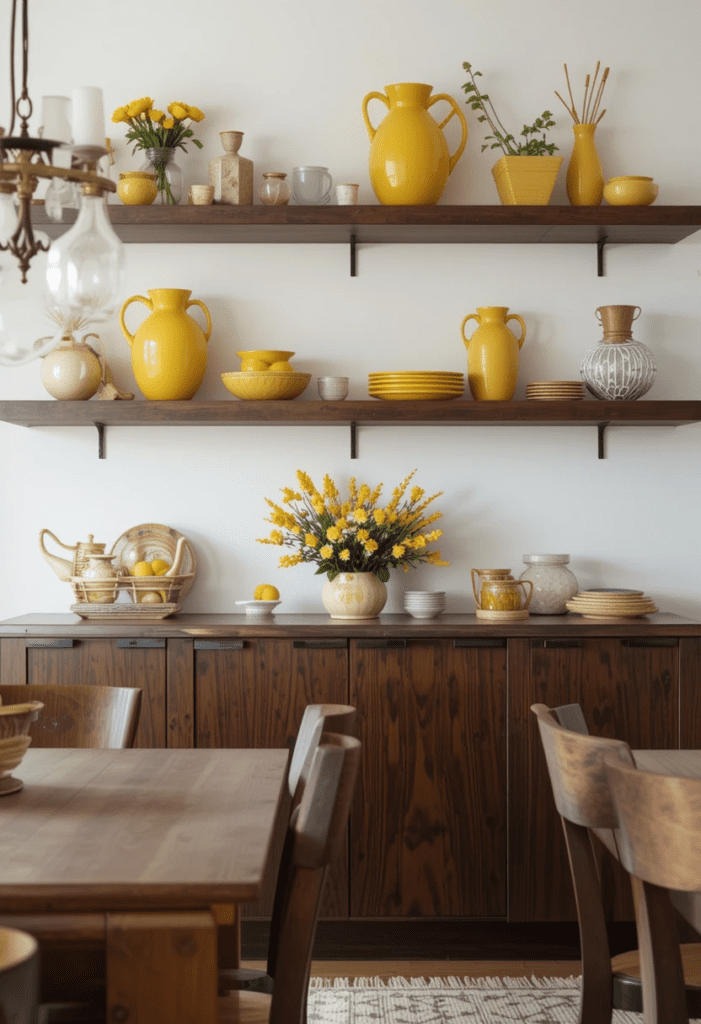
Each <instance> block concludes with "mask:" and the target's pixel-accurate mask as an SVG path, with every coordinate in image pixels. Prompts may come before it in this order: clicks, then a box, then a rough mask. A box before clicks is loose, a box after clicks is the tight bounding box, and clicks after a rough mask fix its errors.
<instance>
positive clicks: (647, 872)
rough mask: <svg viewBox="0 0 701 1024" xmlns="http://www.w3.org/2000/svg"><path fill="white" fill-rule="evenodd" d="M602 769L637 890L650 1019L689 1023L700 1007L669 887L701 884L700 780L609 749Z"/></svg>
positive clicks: (660, 1023) (648, 1023)
mask: <svg viewBox="0 0 701 1024" xmlns="http://www.w3.org/2000/svg"><path fill="white" fill-rule="evenodd" d="M605 768H606V774H607V777H608V782H609V787H610V790H611V797H612V801H613V806H614V808H615V810H616V813H617V815H618V829H619V831H618V850H619V856H620V860H621V863H622V864H623V866H624V867H625V869H626V871H628V873H629V875H630V878H631V884H632V886H633V895H634V897H635V920H636V924H637V928H638V941H639V943H640V958H641V966H642V978H643V999H644V1001H645V1024H688V1021H689V1017H697V1016H698V1012H697V1008H696V1007H694V1008H693V1009H692V1008H690V1005H689V999H688V993H687V986H686V983H685V976H684V964H683V961H682V956H681V954H680V946H679V938H678V934H677V917H676V913H675V910H674V907H673V905H672V901H671V899H670V894H669V890H670V889H673V890H676V891H678V892H690V893H697V892H700V891H701V780H699V779H687V778H676V777H675V776H671V775H659V774H657V773H653V772H644V771H641V770H639V769H638V768H636V767H635V766H634V765H633V764H630V763H625V762H624V761H621V760H620V759H618V758H615V757H612V756H610V755H609V756H607V757H606V758H605ZM697 959H698V960H701V954H700V955H697ZM699 970H701V964H699Z"/></svg>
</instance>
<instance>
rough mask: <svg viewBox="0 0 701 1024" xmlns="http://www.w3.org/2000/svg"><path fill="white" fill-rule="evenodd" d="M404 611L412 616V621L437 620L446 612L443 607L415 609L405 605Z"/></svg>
mask: <svg viewBox="0 0 701 1024" xmlns="http://www.w3.org/2000/svg"><path fill="white" fill-rule="evenodd" d="M404 611H405V612H406V613H407V615H411V617H412V619H435V618H437V616H439V615H442V614H443V612H444V611H445V609H444V608H442V607H440V606H439V607H436V608H413V607H408V606H407V605H404Z"/></svg>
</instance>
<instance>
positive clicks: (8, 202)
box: [0, 192, 17, 245]
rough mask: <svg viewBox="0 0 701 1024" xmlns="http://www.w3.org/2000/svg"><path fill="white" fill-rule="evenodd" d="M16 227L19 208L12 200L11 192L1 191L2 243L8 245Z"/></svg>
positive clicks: (0, 231) (0, 226) (0, 240)
mask: <svg viewBox="0 0 701 1024" xmlns="http://www.w3.org/2000/svg"><path fill="white" fill-rule="evenodd" d="M16 227H17V209H16V207H15V204H14V203H13V201H12V195H11V193H9V192H0V245H7V241H8V239H9V238H11V237H12V235H13V234H14V231H15V228H16Z"/></svg>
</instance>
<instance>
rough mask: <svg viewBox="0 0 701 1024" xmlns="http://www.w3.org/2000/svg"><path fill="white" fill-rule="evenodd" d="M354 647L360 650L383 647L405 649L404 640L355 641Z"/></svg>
mask: <svg viewBox="0 0 701 1024" xmlns="http://www.w3.org/2000/svg"><path fill="white" fill-rule="evenodd" d="M356 647H358V648H360V649H361V650H368V649H370V648H373V647H374V648H383V647H406V640H370V639H368V640H357V641H356Z"/></svg>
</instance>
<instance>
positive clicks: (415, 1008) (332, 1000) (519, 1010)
mask: <svg viewBox="0 0 701 1024" xmlns="http://www.w3.org/2000/svg"><path fill="white" fill-rule="evenodd" d="M578 1007H579V979H578V978H531V979H529V978H431V979H429V980H428V981H424V980H423V979H415V978H412V979H405V978H390V979H389V980H386V981H383V980H381V979H379V978H356V979H354V980H352V981H348V980H347V979H343V978H334V979H324V978H313V979H312V981H311V986H310V991H309V1007H308V1019H309V1024H466V1022H472V1024H498V1022H502V1021H503V1022H506V1021H509V1022H512V1021H528V1022H530V1024H577V1017H578ZM642 1019H643V1018H642V1014H639V1013H623V1012H622V1011H620V1010H615V1011H614V1014H613V1024H642Z"/></svg>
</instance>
